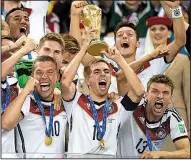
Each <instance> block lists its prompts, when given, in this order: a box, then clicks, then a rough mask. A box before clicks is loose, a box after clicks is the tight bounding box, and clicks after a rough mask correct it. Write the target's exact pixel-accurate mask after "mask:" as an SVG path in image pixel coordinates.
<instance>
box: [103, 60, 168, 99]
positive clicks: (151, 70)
mask: <svg viewBox="0 0 191 160" xmlns="http://www.w3.org/2000/svg"><path fill="white" fill-rule="evenodd" d="M107 60H108V59H107ZM109 62H111V66H112V68H113V70H112V76H111V86H110V88H109V93H111V92H115V93H118V89H117V80H116V77H115V73H114V72H115V69H114V68H117V65H116V63H115V62H112V61H111V60H110V61H109ZM170 64H171V63H166V62H165V61H164V58H163V57H162V58H157V59H154V60H152V61H150V62H149V63H145V64H144V67H143V70H142V71H140V72H139V73H137V76H138V78H139V79H140V81H141V82H142V84H143V86H144V88H145V90H146V89H147V83H148V81H149V80H150V78H152V77H153V75H157V74H162V73H164V72H165V71H166V70H167V68H168V67H169V66H170ZM142 102H143V101H142Z"/></svg>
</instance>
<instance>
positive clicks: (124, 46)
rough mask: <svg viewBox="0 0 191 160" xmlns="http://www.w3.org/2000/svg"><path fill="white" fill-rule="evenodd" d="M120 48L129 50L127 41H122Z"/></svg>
mask: <svg viewBox="0 0 191 160" xmlns="http://www.w3.org/2000/svg"><path fill="white" fill-rule="evenodd" d="M121 47H123V48H129V43H128V42H127V41H123V42H122V43H121Z"/></svg>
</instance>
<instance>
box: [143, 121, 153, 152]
mask: <svg viewBox="0 0 191 160" xmlns="http://www.w3.org/2000/svg"><path fill="white" fill-rule="evenodd" d="M145 121H146V120H145ZM145 128H146V137H147V144H148V147H149V151H152V141H151V137H150V136H149V131H148V129H147V126H146V123H145Z"/></svg>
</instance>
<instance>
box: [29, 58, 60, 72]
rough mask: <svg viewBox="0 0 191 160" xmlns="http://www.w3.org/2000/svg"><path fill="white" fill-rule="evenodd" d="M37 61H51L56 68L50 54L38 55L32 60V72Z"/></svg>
mask: <svg viewBox="0 0 191 160" xmlns="http://www.w3.org/2000/svg"><path fill="white" fill-rule="evenodd" d="M37 62H52V63H54V64H55V66H56V68H57V63H56V61H55V60H54V59H53V58H52V57H50V56H39V57H37V58H36V59H35V61H34V62H33V66H32V72H34V70H35V64H36V63H37Z"/></svg>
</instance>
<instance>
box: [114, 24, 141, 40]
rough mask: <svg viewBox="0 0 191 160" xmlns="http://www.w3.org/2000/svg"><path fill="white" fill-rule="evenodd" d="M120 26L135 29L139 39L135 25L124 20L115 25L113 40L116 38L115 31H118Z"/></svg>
mask: <svg viewBox="0 0 191 160" xmlns="http://www.w3.org/2000/svg"><path fill="white" fill-rule="evenodd" d="M122 27H129V28H132V29H133V30H134V31H135V34H136V37H137V40H139V35H138V33H137V29H136V26H135V25H134V24H133V23H131V22H128V21H126V22H119V23H118V24H117V26H116V27H115V30H114V38H115V40H116V33H117V31H118V30H119V29H120V28H122Z"/></svg>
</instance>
